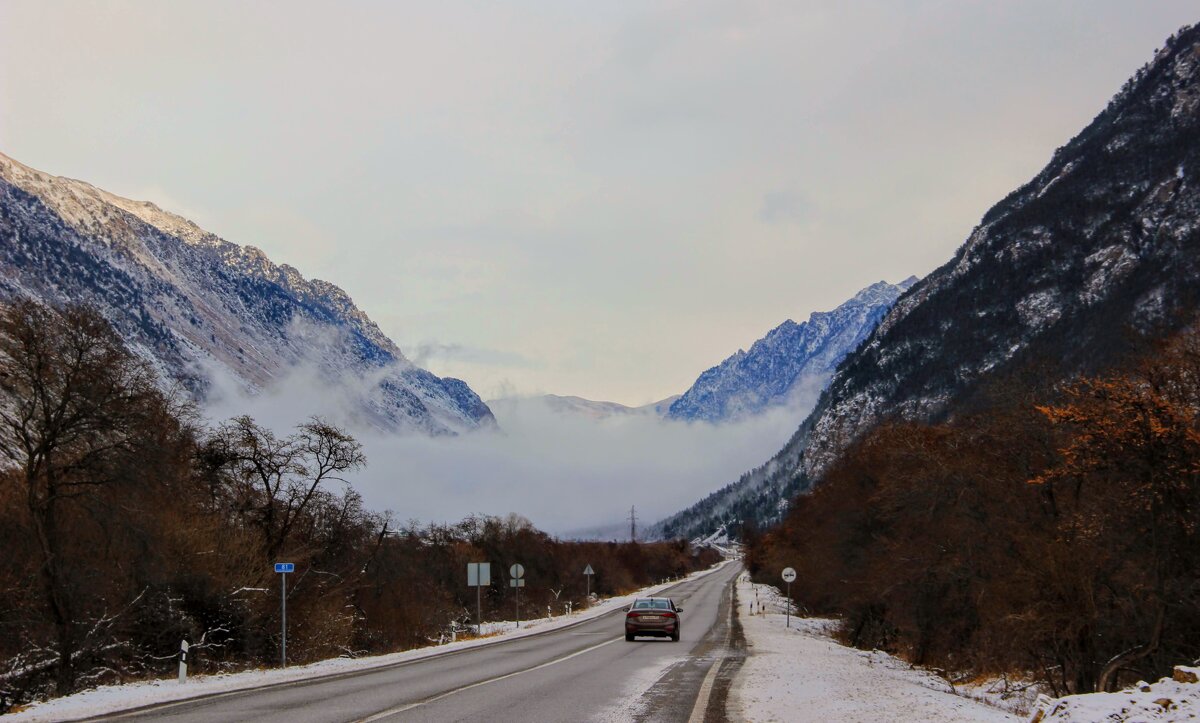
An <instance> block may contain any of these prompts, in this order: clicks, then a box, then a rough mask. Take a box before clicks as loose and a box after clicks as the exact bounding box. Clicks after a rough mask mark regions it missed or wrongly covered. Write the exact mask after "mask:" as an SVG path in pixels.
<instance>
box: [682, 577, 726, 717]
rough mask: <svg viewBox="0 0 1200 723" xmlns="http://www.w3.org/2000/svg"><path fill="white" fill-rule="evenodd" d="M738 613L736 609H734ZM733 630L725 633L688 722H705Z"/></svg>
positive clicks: (701, 685)
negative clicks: (709, 702)
mask: <svg viewBox="0 0 1200 723" xmlns="http://www.w3.org/2000/svg"><path fill="white" fill-rule="evenodd" d="M729 598H730V602H731V604H732V600H733V589H732V588H731V589H730V592H729ZM734 612H735V614H736V610H734ZM732 633H733V630H732V629H730V630H727V631H726V633H725V645H724V646H723V647H722V648H721V651H722V652H721V655H720V656H718V657H717V659H716V660H714V661H713V664H712V667H711V668H709V669H708V675H706V676H704V682H703V683H701V684H700V693H699V694H698V695H697V696H696V705H694V706H692V714H691V715H690V716H688V723H704V714H705V712H706V711H707V710H708V699H709V698H711V697H712V687H713V682H715V681H716V679H717V672H718V671H720V670H721V663H723V662H725V654H724V651H726V650H728V649H729V636H730V635H731V634H732Z"/></svg>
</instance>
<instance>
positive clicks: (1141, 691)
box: [1034, 665, 1200, 723]
mask: <svg viewBox="0 0 1200 723" xmlns="http://www.w3.org/2000/svg"><path fill="white" fill-rule="evenodd" d="M1198 680H1200V668H1192V667H1185V666H1182V665H1180V666H1177V667H1176V668H1175V676H1174V678H1163V679H1162V680H1160V681H1158V682H1157V683H1154V684H1153V685H1150V684H1149V683H1145V682H1141V683H1138V684H1137V685H1134V686H1133V687H1132V688H1128V689H1126V690H1119V691H1117V692H1116V693H1088V694H1086V695H1069V696H1066V697H1065V698H1058V699H1056V700H1049V699H1047V700H1045V701H1043V703H1042V705H1040V706H1039V712H1040V713H1041V714H1042V716H1043V717H1040V718H1039V717H1038V716H1037V714H1035V716H1034V720H1040V721H1045V722H1046V723H1050V722H1057V721H1062V722H1065V721H1071V722H1072V723H1090V721H1114V722H1116V721H1130V722H1131V723H1132V722H1133V721H1195V720H1200V682H1197V681H1198Z"/></svg>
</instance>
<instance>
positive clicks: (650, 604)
mask: <svg viewBox="0 0 1200 723" xmlns="http://www.w3.org/2000/svg"><path fill="white" fill-rule="evenodd" d="M633 607H634V609H635V610H670V609H671V606H670V605H669V604H668V603H667V601H666V600H638V601H637V602H635V603H634V604H633Z"/></svg>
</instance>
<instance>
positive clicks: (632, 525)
mask: <svg viewBox="0 0 1200 723" xmlns="http://www.w3.org/2000/svg"><path fill="white" fill-rule="evenodd" d="M629 541H630V542H637V507H636V506H633V507H630V508H629Z"/></svg>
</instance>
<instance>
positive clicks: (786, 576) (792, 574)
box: [783, 567, 796, 628]
mask: <svg viewBox="0 0 1200 723" xmlns="http://www.w3.org/2000/svg"><path fill="white" fill-rule="evenodd" d="M795 579H796V571H795V570H793V569H792V568H790V567H785V568H783V581H784V582H786V583H787V627H789V628H790V627H792V581H793V580H795Z"/></svg>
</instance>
